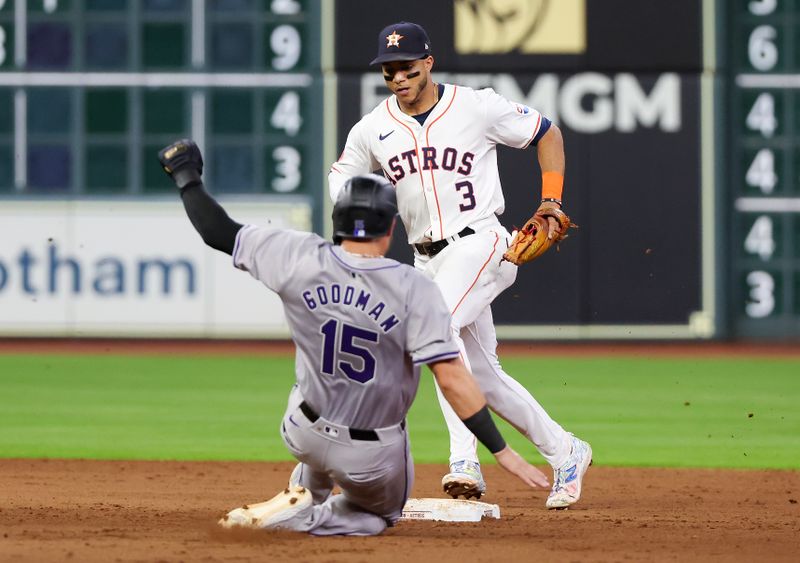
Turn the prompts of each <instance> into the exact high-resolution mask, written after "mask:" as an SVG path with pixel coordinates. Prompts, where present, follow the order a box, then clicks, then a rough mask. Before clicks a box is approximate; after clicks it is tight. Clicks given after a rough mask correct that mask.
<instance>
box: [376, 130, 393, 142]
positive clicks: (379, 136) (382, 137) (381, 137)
mask: <svg viewBox="0 0 800 563" xmlns="http://www.w3.org/2000/svg"><path fill="white" fill-rule="evenodd" d="M392 133H394V129H392V130H391V131H389V132H388V133H386V135H380V134H379V135H378V139H380V140H381V141H384V140H386V137H388V136H389V135H391V134H392Z"/></svg>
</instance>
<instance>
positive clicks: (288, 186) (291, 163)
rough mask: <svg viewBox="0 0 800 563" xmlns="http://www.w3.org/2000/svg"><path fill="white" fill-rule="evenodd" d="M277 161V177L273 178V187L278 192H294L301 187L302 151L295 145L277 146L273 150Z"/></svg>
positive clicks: (274, 158)
mask: <svg viewBox="0 0 800 563" xmlns="http://www.w3.org/2000/svg"><path fill="white" fill-rule="evenodd" d="M272 158H273V160H274V161H275V173H276V177H275V178H273V180H272V189H273V190H275V191H276V192H281V193H285V192H293V191H295V190H296V189H297V188H299V187H300V181H301V179H302V177H301V174H300V163H301V158H300V151H298V150H297V149H296V148H294V147H290V146H281V147H275V149H273V151H272Z"/></svg>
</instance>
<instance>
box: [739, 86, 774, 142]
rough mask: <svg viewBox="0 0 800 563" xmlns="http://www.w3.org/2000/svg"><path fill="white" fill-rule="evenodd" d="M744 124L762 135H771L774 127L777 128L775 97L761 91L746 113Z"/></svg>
mask: <svg viewBox="0 0 800 563" xmlns="http://www.w3.org/2000/svg"><path fill="white" fill-rule="evenodd" d="M745 124H746V125H747V127H748V128H749V129H751V130H753V131H758V132H759V133H761V134H762V135H763V136H764V137H767V138H769V137H772V134H773V133H774V132H775V129H777V128H778V120H777V119H776V118H775V98H774V97H773V96H772V94H770V93H769V92H763V93H761V94H759V95H758V97H757V98H756V101H755V103H753V107H752V108H751V109H750V112H749V113H748V114H747V119H746V121H745Z"/></svg>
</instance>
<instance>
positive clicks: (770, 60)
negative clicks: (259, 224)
mask: <svg viewBox="0 0 800 563" xmlns="http://www.w3.org/2000/svg"><path fill="white" fill-rule="evenodd" d="M777 36H778V32H777V31H775V28H774V27H772V26H771V25H760V26H758V27H757V28H755V29H754V30H753V32H752V33H751V34H750V39H748V41H747V54H748V56H749V57H750V64H751V65H753V68H755V69H756V70H762V71H766V70H771V69H772V68H773V67H774V66H775V65H776V64H777V63H778V48H777V47H776V46H775V38H776V37H777Z"/></svg>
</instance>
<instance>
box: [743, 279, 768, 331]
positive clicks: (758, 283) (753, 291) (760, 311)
mask: <svg viewBox="0 0 800 563" xmlns="http://www.w3.org/2000/svg"><path fill="white" fill-rule="evenodd" d="M747 285H749V286H750V302H749V303H747V305H745V308H744V310H745V313H747V316H748V317H751V318H753V319H761V318H764V317H767V316H769V314H770V313H772V311H773V310H775V280H773V279H772V276H771V275H770V274H769V273H768V272H764V271H761V270H756V271H755V272H750V273H749V274H747Z"/></svg>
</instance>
